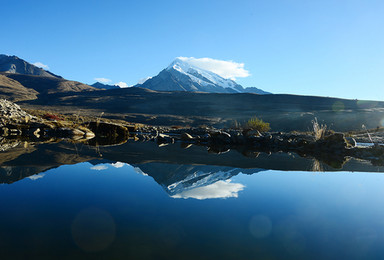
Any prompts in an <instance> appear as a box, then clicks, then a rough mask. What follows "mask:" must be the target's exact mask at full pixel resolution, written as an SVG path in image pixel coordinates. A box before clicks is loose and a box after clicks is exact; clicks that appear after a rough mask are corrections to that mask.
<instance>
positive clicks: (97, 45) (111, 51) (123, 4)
mask: <svg viewBox="0 0 384 260" xmlns="http://www.w3.org/2000/svg"><path fill="white" fill-rule="evenodd" d="M1 10H2V12H1V13H2V15H1V21H2V30H1V31H2V37H1V41H0V47H1V53H4V54H9V55H17V56H19V57H20V58H23V59H25V60H27V61H29V62H32V63H34V62H41V63H43V64H46V65H48V66H49V69H50V71H52V72H54V73H57V74H59V75H61V76H63V77H64V78H67V79H72V80H77V81H81V82H84V83H88V84H91V83H94V82H95V80H94V79H95V78H107V79H111V81H112V82H111V83H116V82H126V83H127V84H128V85H133V84H136V83H137V82H138V81H139V80H140V79H143V78H146V77H148V76H154V75H156V74H157V73H158V72H160V70H162V69H163V68H165V67H166V66H168V65H169V63H171V62H172V60H173V59H174V58H175V57H179V56H183V57H195V58H205V57H208V58H212V59H217V60H225V61H234V62H237V63H243V64H244V69H245V70H247V71H248V72H249V74H250V76H248V77H243V78H241V77H238V78H236V80H237V82H238V83H239V84H242V85H243V86H245V87H248V86H254V87H258V88H262V89H264V90H266V91H270V92H273V93H292V94H302V95H319V96H333V97H343V98H353V99H354V98H358V99H375V100H384V91H383V87H384V15H383V14H384V1H381V0H377V1H375V0H361V1H357V0H321V1H320V0H319V1H315V0H313V1H312V0H268V1H267V0H264V1H261V0H260V1H259V0H232V1H228V0H220V1H215V0H211V1H209V0H205V1H200V0H194V1H185V0H178V1H168V0H164V1H145V0H141V1H113V0H109V1H71V0H68V1H56V0H49V1H38V0H37V1H26V0H24V1H17V0H15V1H6V2H5V3H3V4H2V7H1Z"/></svg>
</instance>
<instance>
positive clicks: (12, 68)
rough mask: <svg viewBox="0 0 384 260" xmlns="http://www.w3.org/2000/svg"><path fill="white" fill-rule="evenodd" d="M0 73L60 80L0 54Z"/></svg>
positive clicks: (51, 74)
mask: <svg viewBox="0 0 384 260" xmlns="http://www.w3.org/2000/svg"><path fill="white" fill-rule="evenodd" d="M0 72H7V73H12V74H23V75H34V76H43V77H54V78H61V77H60V76H57V75H55V74H53V73H52V72H49V71H47V70H44V69H42V68H39V67H37V66H35V65H33V64H31V63H29V62H27V61H25V60H23V59H21V58H19V57H17V56H15V55H13V56H10V55H5V54H0Z"/></svg>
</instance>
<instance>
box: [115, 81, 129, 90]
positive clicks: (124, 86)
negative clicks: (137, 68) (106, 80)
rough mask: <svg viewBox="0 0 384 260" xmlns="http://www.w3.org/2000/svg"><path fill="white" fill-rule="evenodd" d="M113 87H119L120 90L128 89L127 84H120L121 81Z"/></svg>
mask: <svg viewBox="0 0 384 260" xmlns="http://www.w3.org/2000/svg"><path fill="white" fill-rule="evenodd" d="M115 86H119V87H120V88H128V87H129V86H128V84H127V83H125V82H122V81H120V82H117V83H115Z"/></svg>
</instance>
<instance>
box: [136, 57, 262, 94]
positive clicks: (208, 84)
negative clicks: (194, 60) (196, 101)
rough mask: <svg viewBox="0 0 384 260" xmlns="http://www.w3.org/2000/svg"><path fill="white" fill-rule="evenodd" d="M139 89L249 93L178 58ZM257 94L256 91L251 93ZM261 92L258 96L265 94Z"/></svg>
mask: <svg viewBox="0 0 384 260" xmlns="http://www.w3.org/2000/svg"><path fill="white" fill-rule="evenodd" d="M136 86H137V87H142V88H148V89H152V90H156V91H192V92H208V93H243V92H248V91H247V90H246V89H244V88H243V87H242V86H241V85H239V84H237V83H236V82H235V81H233V80H231V79H226V78H223V77H222V76H220V75H218V74H216V73H214V72H212V71H209V70H206V69H202V68H200V67H198V66H196V65H195V64H191V63H190V62H188V59H186V58H183V57H178V58H176V59H174V60H173V61H172V63H171V64H169V65H168V67H167V68H165V69H164V70H162V71H161V72H160V73H159V74H158V75H157V76H155V77H153V78H150V79H148V80H147V81H145V82H144V83H142V84H138V85H136ZM250 92H253V93H255V92H256V91H250ZM265 93H266V92H264V91H260V93H258V94H265Z"/></svg>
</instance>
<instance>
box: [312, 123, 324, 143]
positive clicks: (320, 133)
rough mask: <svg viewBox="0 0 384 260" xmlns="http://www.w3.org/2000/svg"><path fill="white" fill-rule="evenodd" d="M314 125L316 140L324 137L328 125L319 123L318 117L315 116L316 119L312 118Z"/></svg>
mask: <svg viewBox="0 0 384 260" xmlns="http://www.w3.org/2000/svg"><path fill="white" fill-rule="evenodd" d="M312 126H313V133H314V135H315V139H316V140H320V139H322V138H324V136H325V133H326V131H327V125H323V124H321V125H320V124H319V122H318V121H317V117H315V119H314V120H312Z"/></svg>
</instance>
